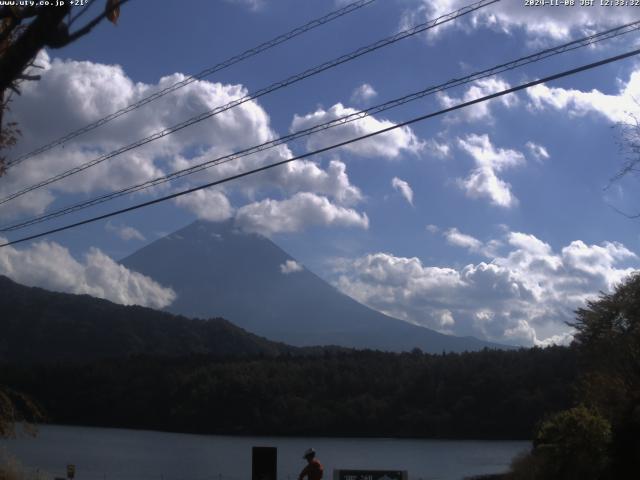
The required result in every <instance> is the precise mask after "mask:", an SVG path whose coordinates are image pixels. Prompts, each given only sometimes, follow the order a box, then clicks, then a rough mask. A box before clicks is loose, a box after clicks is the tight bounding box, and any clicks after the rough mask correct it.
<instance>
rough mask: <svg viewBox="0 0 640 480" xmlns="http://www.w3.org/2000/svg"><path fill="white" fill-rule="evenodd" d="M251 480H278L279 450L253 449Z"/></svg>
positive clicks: (268, 448)
mask: <svg viewBox="0 0 640 480" xmlns="http://www.w3.org/2000/svg"><path fill="white" fill-rule="evenodd" d="M251 453H252V461H251V467H252V468H251V480H278V449H277V448H276V447H253V449H252V452H251Z"/></svg>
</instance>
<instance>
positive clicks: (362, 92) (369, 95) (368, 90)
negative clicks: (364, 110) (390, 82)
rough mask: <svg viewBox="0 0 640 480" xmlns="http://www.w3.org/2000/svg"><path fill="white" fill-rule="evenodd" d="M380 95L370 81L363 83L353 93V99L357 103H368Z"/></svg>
mask: <svg viewBox="0 0 640 480" xmlns="http://www.w3.org/2000/svg"><path fill="white" fill-rule="evenodd" d="M377 96H378V92H376V90H375V88H373V87H372V86H371V85H369V84H368V83H363V84H362V85H360V86H359V87H358V88H356V89H355V90H354V91H353V93H352V94H351V101H352V102H353V103H355V104H357V105H366V104H368V103H369V102H370V101H371V100H373V99H374V98H376V97H377Z"/></svg>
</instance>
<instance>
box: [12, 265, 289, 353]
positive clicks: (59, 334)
mask: <svg viewBox="0 0 640 480" xmlns="http://www.w3.org/2000/svg"><path fill="white" fill-rule="evenodd" d="M0 312H2V316H1V318H0V361H11V362H20V363H24V362H29V363H31V362H36V363H37V362H55V361H58V360H60V361H73V362H84V361H90V360H95V359H99V358H107V357H128V356H132V355H140V354H147V355H158V356H184V355H191V354H204V355H213V356H228V355H235V356H243V355H247V356H251V355H279V354H283V353H295V352H297V351H298V349H297V348H295V347H292V346H289V345H285V344H284V343H278V342H271V341H269V340H267V339H265V338H263V337H259V336H257V335H254V334H252V333H249V332H247V331H245V330H243V329H241V328H239V327H237V326H235V325H233V324H232V323H230V322H228V321H227V320H225V319H222V318H212V319H207V320H199V319H190V318H186V317H182V316H179V315H172V314H169V313H166V312H160V311H157V310H153V309H151V308H144V307H139V306H124V305H118V304H115V303H113V302H109V301H107V300H102V299H99V298H95V297H91V296H89V295H71V294H67V293H58V292H50V291H47V290H43V289H41V288H34V287H26V286H24V285H20V284H18V283H15V282H13V281H12V280H10V279H9V278H7V277H4V276H1V275H0Z"/></svg>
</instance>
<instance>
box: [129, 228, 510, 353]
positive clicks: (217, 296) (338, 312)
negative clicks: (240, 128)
mask: <svg viewBox="0 0 640 480" xmlns="http://www.w3.org/2000/svg"><path fill="white" fill-rule="evenodd" d="M293 262H295V259H293V258H292V257H291V256H289V255H288V254H287V253H286V252H284V251H283V250H282V249H281V248H280V247H278V246H277V245H276V244H274V243H273V242H272V241H271V240H269V239H268V238H266V237H264V236H262V235H258V234H252V233H243V232H240V231H238V230H236V229H234V227H233V224H232V222H231V221H228V222H223V223H209V222H202V221H197V222H194V223H192V224H191V225H189V226H187V227H185V228H183V229H181V230H179V231H177V232H175V233H173V234H171V235H168V236H166V237H164V238H161V239H159V240H157V241H155V242H153V243H151V244H150V245H147V246H146V247H143V248H142V249H140V250H138V251H137V252H135V253H134V254H132V255H131V256H129V257H127V258H125V259H124V260H123V261H122V262H121V263H122V264H124V265H125V266H126V267H127V268H129V269H131V270H135V271H137V272H140V273H142V274H144V275H147V276H149V277H151V278H153V279H154V280H156V281H157V282H160V283H161V284H162V285H164V286H167V287H171V288H173V290H174V291H175V292H176V293H177V298H176V300H175V301H174V302H173V303H172V304H171V305H169V306H168V307H166V310H168V311H170V312H172V313H177V314H181V315H185V316H188V317H199V318H208V317H212V316H216V317H217V316H220V317H224V318H226V319H228V320H229V321H231V322H232V323H234V324H236V325H238V326H240V327H242V328H244V329H246V330H249V331H251V332H253V333H256V334H258V335H262V336H265V337H267V338H269V339H272V340H278V341H282V342H286V343H288V344H291V345H296V346H309V345H340V346H345V347H355V348H374V349H380V350H390V351H402V350H411V349H413V348H416V347H417V348H420V349H422V350H423V351H425V352H436V353H437V352H441V351H443V350H446V351H452V352H459V351H465V350H479V349H482V348H484V347H489V348H506V347H504V346H502V345H497V344H492V343H488V342H484V341H481V340H479V339H477V338H473V337H454V336H450V335H443V334H441V333H438V332H436V331H433V330H430V329H428V328H424V327H419V326H415V325H412V324H409V323H407V322H404V321H402V320H398V319H395V318H391V317H389V316H386V315H384V314H382V313H380V312H377V311H375V310H372V309H370V308H368V307H366V306H364V305H362V304H360V303H358V302H356V301H355V300H353V299H352V298H350V297H348V296H347V295H345V294H343V293H341V292H339V291H338V290H337V289H336V288H335V287H333V286H331V285H330V284H328V283H327V282H325V281H324V280H322V279H321V278H319V277H318V276H317V275H315V274H314V273H312V272H310V271H309V270H307V269H306V268H304V267H303V266H301V265H299V264H298V263H297V262H296V263H293Z"/></svg>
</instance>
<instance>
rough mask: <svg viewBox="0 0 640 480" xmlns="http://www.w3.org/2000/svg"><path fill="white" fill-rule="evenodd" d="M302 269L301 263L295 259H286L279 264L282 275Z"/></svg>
mask: <svg viewBox="0 0 640 480" xmlns="http://www.w3.org/2000/svg"><path fill="white" fill-rule="evenodd" d="M302 270H303V267H302V265H300V264H299V263H298V262H296V261H295V260H287V261H286V262H284V263H283V264H281V265H280V272H281V273H282V274H283V275H289V274H290V273H295V272H301V271H302Z"/></svg>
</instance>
